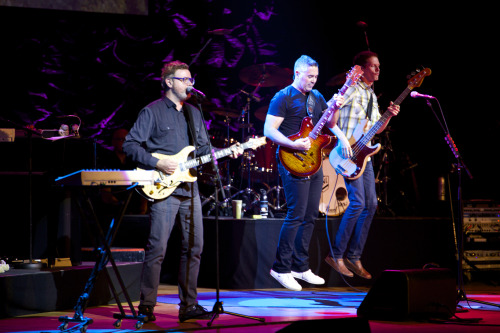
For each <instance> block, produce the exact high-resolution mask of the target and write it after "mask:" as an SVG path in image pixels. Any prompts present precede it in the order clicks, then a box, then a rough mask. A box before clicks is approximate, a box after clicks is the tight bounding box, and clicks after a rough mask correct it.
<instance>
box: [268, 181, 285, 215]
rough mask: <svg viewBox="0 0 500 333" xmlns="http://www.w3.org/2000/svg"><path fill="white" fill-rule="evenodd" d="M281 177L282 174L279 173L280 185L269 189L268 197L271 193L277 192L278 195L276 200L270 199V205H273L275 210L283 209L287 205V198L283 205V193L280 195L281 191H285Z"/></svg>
mask: <svg viewBox="0 0 500 333" xmlns="http://www.w3.org/2000/svg"><path fill="white" fill-rule="evenodd" d="M280 179H281V178H280V175H279V173H278V185H276V186H274V187H272V188H271V189H269V190H268V191H267V196H268V198H270V197H271V195H270V194H271V193H273V192H276V197H275V198H276V201H273V202H271V200H269V207H271V208H272V209H274V210H283V209H284V208H285V207H286V200H285V202H284V203H283V205H281V195H280V193H281V191H283V187H282V186H280ZM274 203H275V204H274Z"/></svg>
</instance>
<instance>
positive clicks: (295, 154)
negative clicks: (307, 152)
mask: <svg viewBox="0 0 500 333" xmlns="http://www.w3.org/2000/svg"><path fill="white" fill-rule="evenodd" d="M302 154H303V153H302ZM293 156H295V157H297V158H298V159H299V160H300V161H301V162H304V158H302V156H300V155H299V154H298V153H297V152H294V153H293Z"/></svg>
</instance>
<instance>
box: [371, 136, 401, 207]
mask: <svg viewBox="0 0 500 333" xmlns="http://www.w3.org/2000/svg"><path fill="white" fill-rule="evenodd" d="M383 135H384V136H385V139H386V141H385V142H384V145H383V146H385V149H384V154H383V155H382V158H381V160H380V169H379V170H378V172H377V176H376V177H375V183H380V182H381V183H382V191H381V192H382V202H381V203H382V205H381V207H379V209H380V210H381V212H383V213H387V214H389V215H391V216H395V215H396V214H395V213H394V211H393V210H392V209H391V208H390V205H389V200H388V193H387V183H388V182H389V179H390V178H389V172H388V169H389V154H388V152H389V151H391V152H392V145H391V140H390V139H389V133H388V132H387V131H386V132H384V133H383ZM382 171H383V172H384V177H383V178H382V180H381V181H379V177H380V173H381V172H382Z"/></svg>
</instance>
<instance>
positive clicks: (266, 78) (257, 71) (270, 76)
mask: <svg viewBox="0 0 500 333" xmlns="http://www.w3.org/2000/svg"><path fill="white" fill-rule="evenodd" d="M292 74H293V72H291V70H289V69H287V68H281V67H278V66H275V65H267V64H260V65H252V66H248V67H246V68H243V69H242V70H241V71H240V75H239V77H240V80H241V81H243V82H245V83H246V84H249V85H251V86H260V87H272V86H279V85H283V86H285V85H287V84H290V83H291V82H292V78H291V77H292Z"/></svg>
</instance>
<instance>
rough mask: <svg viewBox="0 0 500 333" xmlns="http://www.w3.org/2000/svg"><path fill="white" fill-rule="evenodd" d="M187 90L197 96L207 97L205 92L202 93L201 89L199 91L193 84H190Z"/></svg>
mask: <svg viewBox="0 0 500 333" xmlns="http://www.w3.org/2000/svg"><path fill="white" fill-rule="evenodd" d="M186 92H187V93H188V94H193V95H196V96H197V97H199V98H205V94H204V93H202V92H201V91H199V90H198V89H196V88H195V87H193V86H188V87H187V88H186Z"/></svg>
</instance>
